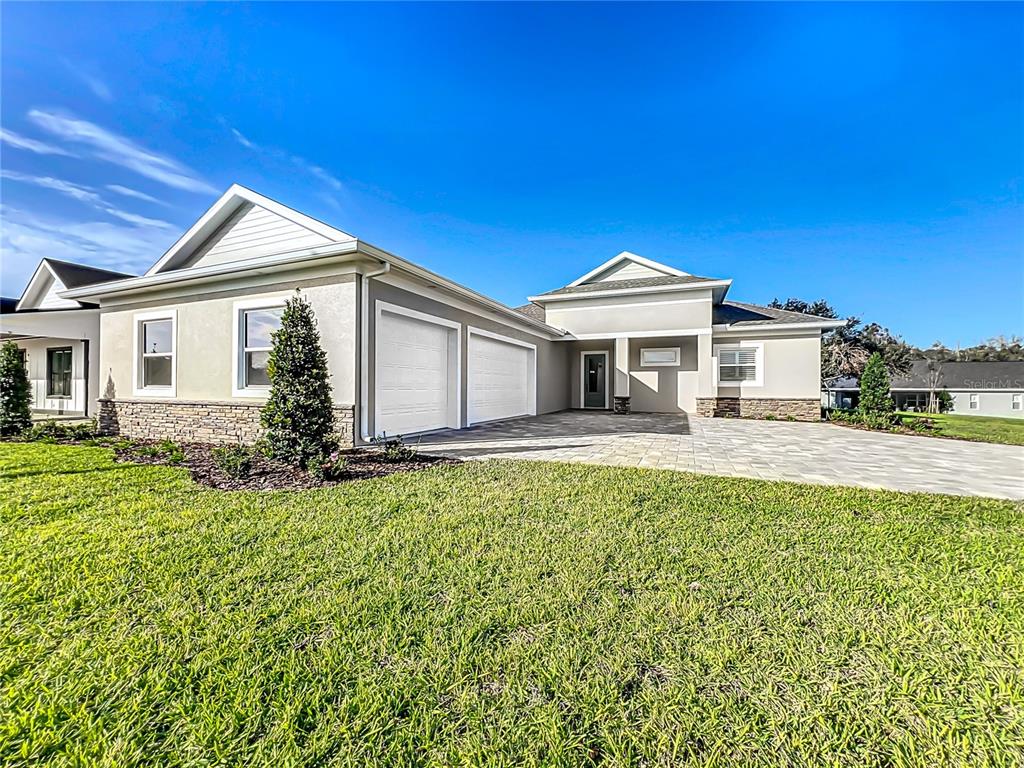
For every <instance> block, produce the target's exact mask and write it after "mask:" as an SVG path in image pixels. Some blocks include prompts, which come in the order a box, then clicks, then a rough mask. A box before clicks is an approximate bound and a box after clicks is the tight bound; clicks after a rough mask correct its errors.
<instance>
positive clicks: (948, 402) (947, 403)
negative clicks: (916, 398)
mask: <svg viewBox="0 0 1024 768" xmlns="http://www.w3.org/2000/svg"><path fill="white" fill-rule="evenodd" d="M935 398H936V400H938V401H939V413H949V412H950V411H952V410H953V396H952V395H951V394H949V392H948V391H947V390H945V389H940V390H939V391H938V392H937V393H936V394H935Z"/></svg>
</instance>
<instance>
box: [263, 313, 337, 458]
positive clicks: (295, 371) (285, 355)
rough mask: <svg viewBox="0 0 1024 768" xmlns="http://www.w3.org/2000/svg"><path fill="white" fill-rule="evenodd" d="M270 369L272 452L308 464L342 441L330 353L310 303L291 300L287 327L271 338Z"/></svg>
mask: <svg viewBox="0 0 1024 768" xmlns="http://www.w3.org/2000/svg"><path fill="white" fill-rule="evenodd" d="M271 339H272V345H273V346H272V347H271V351H270V360H269V363H268V366H267V371H268V374H269V376H270V397H269V398H268V399H267V404H266V405H265V406H264V407H263V411H262V412H261V414H260V424H262V425H263V427H264V428H265V430H266V433H265V441H266V445H267V447H268V449H269V452H270V454H271V456H272V457H273V458H275V459H279V460H281V461H284V462H287V463H289V464H294V465H296V466H299V467H302V468H303V469H305V468H307V467H309V466H312V465H315V464H317V463H318V462H320V461H322V460H323V459H324V457H326V456H328V455H329V454H330V452H331V451H332V450H333V449H334V448H335V446H336V440H335V437H334V410H333V408H332V405H331V385H330V378H329V376H328V373H327V354H326V353H325V352H324V350H323V347H322V346H321V345H320V332H319V331H318V330H317V327H316V318H315V317H314V315H313V309H312V307H310V305H309V303H308V302H307V301H305V300H304V299H303V298H302V297H301V296H299V295H296V296H295V297H294V298H292V299H289V300H288V301H287V302H286V303H285V308H284V313H283V314H282V316H281V328H280V329H279V330H277V331H275V332H274V333H273V335H272V337H271Z"/></svg>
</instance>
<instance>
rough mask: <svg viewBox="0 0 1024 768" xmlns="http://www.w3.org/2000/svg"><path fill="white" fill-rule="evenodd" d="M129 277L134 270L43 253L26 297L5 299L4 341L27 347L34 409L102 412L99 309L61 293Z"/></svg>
mask: <svg viewBox="0 0 1024 768" xmlns="http://www.w3.org/2000/svg"><path fill="white" fill-rule="evenodd" d="M127 277H131V275H126V274H124V273H121V272H111V271H109V270H106V269H97V268H95V267H87V266H84V265H81V264H71V263H69V262H66V261H58V260H57V259H43V260H42V261H41V262H39V266H37V267H36V271H35V273H33V275H32V278H31V279H30V280H29V282H28V285H27V286H26V287H25V291H24V293H22V295H21V298H20V299H4V300H3V303H2V304H0V341H7V340H14V341H16V342H17V344H18V346H19V347H20V348H21V350H22V355H23V356H24V359H25V366H26V369H27V371H28V378H29V384H30V386H31V389H32V403H31V407H32V412H33V414H34V415H36V416H63V417H73V416H95V415H96V413H95V403H96V398H97V397H98V396H99V393H98V389H99V369H98V367H97V365H96V362H95V355H96V347H97V345H98V343H99V335H100V334H99V331H100V316H99V309H98V308H97V306H96V304H95V303H91V302H84V301H76V300H73V299H66V298H63V297H62V296H61V295H60V294H61V292H62V291H65V290H69V289H75V288H86V287H91V286H95V285H97V284H99V283H105V282H110V281H111V280H123V279H125V278H127Z"/></svg>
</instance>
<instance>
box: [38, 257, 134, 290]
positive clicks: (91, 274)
mask: <svg viewBox="0 0 1024 768" xmlns="http://www.w3.org/2000/svg"><path fill="white" fill-rule="evenodd" d="M43 261H45V262H46V263H47V264H48V265H49V266H50V268H51V269H52V270H53V272H54V274H56V275H57V279H58V280H60V281H61V282H62V283H64V287H65V288H81V287H82V286H83V285H96V284H97V283H109V282H111V281H112V280H124V279H125V278H126V277H135V275H129V274H128V273H127V272H114V271H112V270H109V269H100V268H99V267H90V266H89V265H87V264H73V263H72V262H70V261H59V260H57V259H49V258H47V259H43Z"/></svg>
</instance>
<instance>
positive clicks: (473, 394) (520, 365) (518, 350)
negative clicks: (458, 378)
mask: <svg viewBox="0 0 1024 768" xmlns="http://www.w3.org/2000/svg"><path fill="white" fill-rule="evenodd" d="M535 355H536V351H535V349H534V348H532V347H524V346H521V345H519V344H515V343H511V342H508V341H503V340H501V339H497V338H492V337H490V336H484V335H481V334H480V333H474V332H472V331H471V332H470V334H469V382H468V383H469V393H468V400H469V414H468V416H469V423H470V424H476V423H478V422H481V421H493V420H495V419H510V418H513V417H515V416H528V415H531V414H533V413H534V412H535V411H536V408H535V406H534V403H535V395H534V386H535V381H534V365H535V360H534V356H535Z"/></svg>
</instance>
